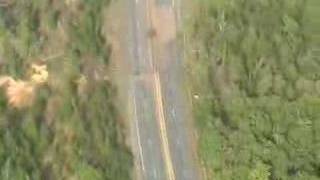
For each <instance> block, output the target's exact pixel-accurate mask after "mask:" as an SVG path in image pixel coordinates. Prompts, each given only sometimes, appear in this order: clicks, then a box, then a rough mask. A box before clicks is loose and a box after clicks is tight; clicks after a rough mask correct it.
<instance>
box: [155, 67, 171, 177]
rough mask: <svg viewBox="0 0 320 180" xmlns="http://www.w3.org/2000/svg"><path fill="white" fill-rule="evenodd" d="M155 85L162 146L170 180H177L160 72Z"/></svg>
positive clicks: (157, 73)
mask: <svg viewBox="0 0 320 180" xmlns="http://www.w3.org/2000/svg"><path fill="white" fill-rule="evenodd" d="M154 83H155V97H156V103H157V104H156V105H157V112H158V117H159V125H160V138H161V142H162V143H161V144H162V146H163V153H164V158H165V164H166V169H167V175H168V179H169V180H175V174H174V170H173V166H172V160H171V154H170V149H169V142H168V137H167V128H166V122H165V117H164V112H163V102H162V94H161V84H160V78H159V72H155V73H154Z"/></svg>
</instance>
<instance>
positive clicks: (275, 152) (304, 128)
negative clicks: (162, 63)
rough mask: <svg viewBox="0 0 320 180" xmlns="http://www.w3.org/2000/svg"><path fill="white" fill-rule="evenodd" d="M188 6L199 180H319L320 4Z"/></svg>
mask: <svg viewBox="0 0 320 180" xmlns="http://www.w3.org/2000/svg"><path fill="white" fill-rule="evenodd" d="M190 4H192V5H191V7H192V8H191V9H192V10H191V11H192V13H190V14H189V15H186V17H185V19H184V24H185V30H184V33H185V44H184V46H185V54H186V60H187V65H186V69H187V74H188V78H189V79H191V80H189V85H190V87H191V88H190V89H191V92H192V94H193V96H194V98H193V100H192V103H193V111H194V117H195V123H196V126H197V132H198V140H199V141H198V151H199V156H200V160H201V166H203V167H204V168H205V173H204V174H205V175H204V176H205V179H210V180H211V179H214V180H220V179H221V180H229V179H230V180H231V179H234V180H316V179H320V111H319V107H320V74H319V73H320V49H319V47H320V33H319V32H320V21H319V19H320V14H319V12H320V11H319V10H320V1H318V0H268V1H263V0H215V1H212V0H198V1H191V2H190Z"/></svg>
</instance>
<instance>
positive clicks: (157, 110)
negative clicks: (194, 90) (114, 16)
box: [127, 0, 200, 180]
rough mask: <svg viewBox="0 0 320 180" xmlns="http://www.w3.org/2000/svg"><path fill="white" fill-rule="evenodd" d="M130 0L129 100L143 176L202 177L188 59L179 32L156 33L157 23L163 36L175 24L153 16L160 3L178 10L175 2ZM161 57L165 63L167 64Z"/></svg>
mask: <svg viewBox="0 0 320 180" xmlns="http://www.w3.org/2000/svg"><path fill="white" fill-rule="evenodd" d="M127 1H128V8H127V9H128V14H129V16H130V17H129V29H128V33H129V34H128V54H129V57H128V59H130V66H131V69H132V71H131V72H130V74H131V75H130V82H131V84H130V90H129V92H130V96H129V98H130V99H129V101H130V102H131V107H132V108H131V110H132V113H131V114H132V121H131V122H132V127H133V128H132V130H133V131H132V136H133V143H132V144H133V152H134V155H135V166H136V168H137V179H142V180H166V179H168V180H176V179H177V180H198V179H200V178H199V176H198V172H197V166H196V163H195V161H194V160H195V159H194V153H193V150H192V146H191V144H192V143H191V141H190V131H189V129H188V127H189V126H188V118H189V117H188V116H190V115H189V114H188V111H189V110H188V107H187V106H185V104H186V101H184V96H183V95H182V94H183V91H182V89H183V88H182V86H183V83H182V78H181V76H182V72H181V68H182V62H181V58H179V56H178V49H177V46H176V43H175V37H173V38H170V41H168V42H165V43H163V42H161V43H159V42H157V38H154V39H152V38H151V37H150V35H152V33H150V32H152V31H151V30H152V29H153V28H155V30H156V36H161V35H162V34H161V33H162V28H168V29H175V27H166V25H165V24H163V26H162V27H160V28H159V27H158V28H157V27H153V23H152V20H153V18H154V17H151V16H154V15H153V13H152V11H153V10H154V8H156V7H157V6H159V7H162V8H167V9H169V11H168V12H170V13H174V10H173V7H172V5H173V4H174V3H173V2H172V1H171V0H127ZM168 15H169V16H173V17H174V15H173V14H168ZM167 26H175V24H167ZM163 32H164V31H163ZM171 34H172V33H171ZM174 34H175V33H174ZM154 44H157V45H156V48H155V47H154ZM158 48H160V49H161V51H159V52H161V53H160V54H159V52H158ZM154 51H156V53H155V52H154ZM159 61H162V62H164V64H163V65H164V66H163V67H161V66H160V64H161V63H159ZM171 63H172V65H173V66H171V65H170V64H171Z"/></svg>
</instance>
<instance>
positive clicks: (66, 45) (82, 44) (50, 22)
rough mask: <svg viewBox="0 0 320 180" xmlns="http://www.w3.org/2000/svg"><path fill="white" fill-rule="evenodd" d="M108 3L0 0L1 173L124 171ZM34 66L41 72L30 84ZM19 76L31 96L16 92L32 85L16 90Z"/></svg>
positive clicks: (88, 175) (12, 178)
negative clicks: (37, 80)
mask: <svg viewBox="0 0 320 180" xmlns="http://www.w3.org/2000/svg"><path fill="white" fill-rule="evenodd" d="M107 6H108V0H95V1H91V0H65V1H53V0H10V1H9V0H8V1H1V3H0V75H2V76H3V77H5V78H2V79H1V80H2V81H1V83H2V84H1V85H4V84H8V83H9V87H7V89H5V88H2V89H1V93H0V179H1V180H27V179H30V180H31V179H32V180H37V179H45V180H58V179H59V180H60V179H61V180H63V179H68V180H69V179H70V180H71V179H75V180H81V179H82V180H89V179H90V180H98V179H101V180H107V179H110V180H128V179H130V178H131V177H130V171H131V166H132V157H131V154H130V152H129V150H128V149H127V147H126V146H125V144H124V137H123V132H122V130H123V127H121V118H120V116H119V114H118V113H117V110H116V109H115V105H114V101H115V98H114V97H115V95H116V94H115V93H116V91H115V89H114V87H113V85H112V83H111V82H110V80H109V79H110V78H109V77H108V71H107V69H108V62H109V55H110V52H109V51H110V48H109V45H108V41H107V40H106V39H105V35H104V34H103V29H102V27H103V22H104V19H103V12H104V10H105V9H106V7H107ZM37 68H38V69H41V75H45V78H43V79H41V85H40V86H37V88H33V86H35V85H33V84H32V83H31V82H30V83H31V84H30V83H29V79H30V76H31V80H32V79H34V78H38V76H34V75H35V74H34V72H32V71H34V69H37ZM41 78H42V76H41ZM22 82H23V83H24V84H23V85H26V86H27V87H28V88H30V87H32V88H31V89H32V91H35V92H34V93H33V95H34V97H33V98H32V99H31V98H23V97H21V96H24V95H25V96H29V95H30V92H31V91H29V90H30V89H29V90H28V91H23V90H21V88H22V89H23V88H24V87H25V86H23V85H22V84H21V83H22ZM19 83H20V84H19ZM28 83H29V84H28ZM29 85H30V86H29ZM10 86H14V87H17V88H11V89H10ZM19 88H20V89H19ZM17 89H18V90H17ZM10 92H14V93H10ZM16 92H28V93H22V94H21V93H18V94H17V93H16ZM7 96H19V98H18V97H14V98H13V100H12V97H7ZM10 98H11V100H12V101H11V100H10ZM8 100H10V101H8ZM20 100H21V101H20ZM24 101H28V103H24V104H21V103H20V102H24ZM12 102H14V103H12ZM19 103H20V105H19Z"/></svg>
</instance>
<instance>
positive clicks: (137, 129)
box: [133, 97, 145, 171]
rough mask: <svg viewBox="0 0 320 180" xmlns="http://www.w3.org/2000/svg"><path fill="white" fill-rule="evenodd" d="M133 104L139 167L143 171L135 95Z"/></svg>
mask: <svg viewBox="0 0 320 180" xmlns="http://www.w3.org/2000/svg"><path fill="white" fill-rule="evenodd" d="M133 105H134V115H135V126H136V131H137V137H138V146H139V156H140V161H141V168H142V171H145V166H144V160H143V153H142V146H141V138H140V129H139V125H138V118H137V104H136V97H133Z"/></svg>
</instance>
